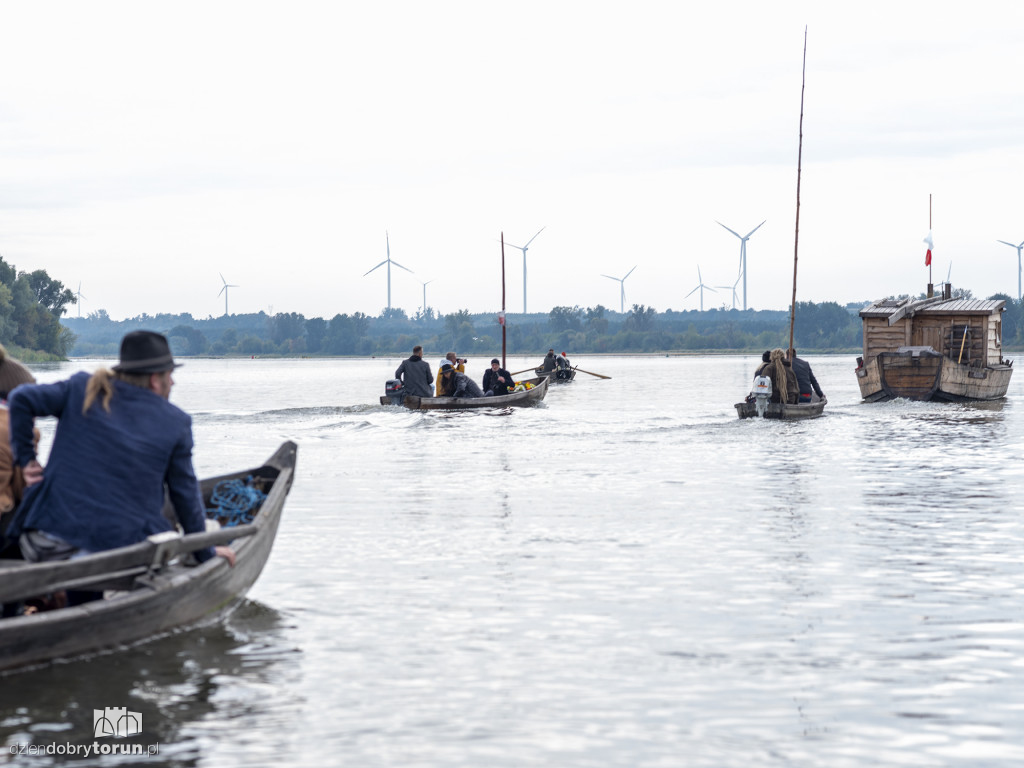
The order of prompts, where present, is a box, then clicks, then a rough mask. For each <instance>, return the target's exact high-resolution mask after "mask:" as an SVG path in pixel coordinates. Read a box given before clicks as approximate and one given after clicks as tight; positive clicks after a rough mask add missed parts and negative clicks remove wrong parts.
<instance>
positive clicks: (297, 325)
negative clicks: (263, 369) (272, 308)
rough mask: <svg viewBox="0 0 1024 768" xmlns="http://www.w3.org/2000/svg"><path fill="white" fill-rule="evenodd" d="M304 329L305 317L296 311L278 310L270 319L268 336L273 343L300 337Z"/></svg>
mask: <svg viewBox="0 0 1024 768" xmlns="http://www.w3.org/2000/svg"><path fill="white" fill-rule="evenodd" d="M305 331H306V318H305V317H303V316H302V315H300V314H298V313H297V312H278V313H277V314H276V315H274V316H273V317H272V318H271V320H270V338H271V340H272V341H273V342H274V343H275V344H281V343H282V342H285V341H287V340H289V339H301V338H302V335H303V334H304V333H305Z"/></svg>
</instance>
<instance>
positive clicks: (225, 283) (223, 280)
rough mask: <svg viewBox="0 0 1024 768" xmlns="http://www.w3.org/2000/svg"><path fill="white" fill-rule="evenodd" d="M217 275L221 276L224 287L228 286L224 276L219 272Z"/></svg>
mask: <svg viewBox="0 0 1024 768" xmlns="http://www.w3.org/2000/svg"><path fill="white" fill-rule="evenodd" d="M217 274H218V275H220V281H221V282H222V283H224V285H227V284H228V281H227V280H225V279H224V275H221V274H220V272H218V273H217Z"/></svg>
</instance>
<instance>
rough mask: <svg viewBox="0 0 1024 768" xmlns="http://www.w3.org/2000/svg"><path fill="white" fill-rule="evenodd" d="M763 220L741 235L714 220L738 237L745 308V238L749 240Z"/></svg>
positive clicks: (745, 305)
mask: <svg viewBox="0 0 1024 768" xmlns="http://www.w3.org/2000/svg"><path fill="white" fill-rule="evenodd" d="M764 221H768V219H765V220H764ZM764 221H762V222H761V223H760V224H758V225H757V226H756V227H754V228H753V229H752V230H750V231H749V232H747V234H745V235H741V234H740V233H739V232H735V231H733V230H731V229H729V228H728V227H727V226H725V224H723V223H722V222H720V221H716V222H715V223H716V224H718V226H720V227H722V228H723V229H728V230H729V231H730V232H732V233H733V234H734V235H736V237H738V238H739V239H740V275H742V277H743V309H746V308H747V240H749V239H750V236H751V235H752V234H754V233H755V232H757V230H759V229H760V228H761V226H762V225H763V224H764Z"/></svg>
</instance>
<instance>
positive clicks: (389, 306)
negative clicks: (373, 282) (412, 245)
mask: <svg viewBox="0 0 1024 768" xmlns="http://www.w3.org/2000/svg"><path fill="white" fill-rule="evenodd" d="M384 240H385V242H386V243H387V246H388V257H387V258H386V259H384V261H382V262H381V263H380V264H378V265H377V267H383V266H384V265H385V264H387V265H388V311H390V310H391V265H392V264H394V265H395V266H396V267H398V268H399V269H404V270H405V271H406V272H409V273H410V274H415V273H414V272H413V271H412V270H411V269H409V268H408V267H403V266H402V265H401V264H399V263H398V262H397V261H392V260H391V238H390V237H389V236H388V233H387V231H386V230H385V232H384ZM377 267H374V268H373V269H377ZM373 269H371V270H370V272H373ZM370 272H367V273H366V274H365V275H363V277H366V275H368V274H370ZM425 291H426V289H424V293H425Z"/></svg>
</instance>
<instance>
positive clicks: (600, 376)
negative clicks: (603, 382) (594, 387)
mask: <svg viewBox="0 0 1024 768" xmlns="http://www.w3.org/2000/svg"><path fill="white" fill-rule="evenodd" d="M576 370H577V371H579V372H580V373H589V374H590V375H591V376H597V378H599V379H610V378H611V376H604V375H602V374H600V373H593V372H592V371H584V370H583V369H582V368H580V367H579V366H578V365H577V366H576Z"/></svg>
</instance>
